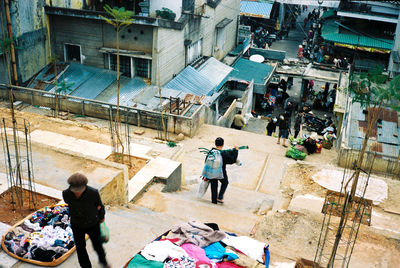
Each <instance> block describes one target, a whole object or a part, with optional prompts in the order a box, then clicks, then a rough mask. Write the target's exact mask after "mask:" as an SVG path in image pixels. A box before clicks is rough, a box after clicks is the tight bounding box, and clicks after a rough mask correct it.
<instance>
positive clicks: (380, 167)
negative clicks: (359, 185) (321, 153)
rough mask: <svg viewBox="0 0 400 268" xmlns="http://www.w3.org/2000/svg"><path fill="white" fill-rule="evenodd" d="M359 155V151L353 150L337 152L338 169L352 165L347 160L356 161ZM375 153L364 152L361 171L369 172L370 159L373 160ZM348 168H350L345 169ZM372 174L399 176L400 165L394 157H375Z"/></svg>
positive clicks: (346, 149) (343, 149) (344, 149)
mask: <svg viewBox="0 0 400 268" xmlns="http://www.w3.org/2000/svg"><path fill="white" fill-rule="evenodd" d="M359 154H360V151H359V150H353V149H348V148H342V149H340V150H339V157H338V165H339V166H340V167H346V164H350V165H352V163H347V162H349V159H357V158H358V155H359ZM374 155H375V152H368V151H367V152H366V155H365V156H364V161H363V163H362V165H361V168H362V169H363V170H369V168H370V163H371V158H373V157H374ZM347 168H350V167H347ZM372 172H376V173H383V174H385V176H388V175H389V176H390V175H397V176H399V174H400V163H399V162H398V161H397V159H396V158H395V157H390V156H380V155H376V158H375V160H374V165H373V167H372Z"/></svg>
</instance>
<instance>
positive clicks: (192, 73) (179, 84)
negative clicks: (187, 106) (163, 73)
mask: <svg viewBox="0 0 400 268" xmlns="http://www.w3.org/2000/svg"><path fill="white" fill-rule="evenodd" d="M164 87H166V88H171V89H175V90H181V91H183V92H187V93H192V94H194V95H198V96H202V95H212V93H213V91H214V88H215V85H214V84H213V83H212V82H211V81H210V80H209V79H208V78H207V77H205V76H204V75H203V74H201V73H200V72H198V71H197V70H196V69H194V68H193V67H191V66H187V67H186V68H185V69H183V71H182V72H180V73H179V74H178V75H177V76H176V77H175V78H174V79H172V80H171V81H169V82H168V83H167V84H166V85H165V86H164Z"/></svg>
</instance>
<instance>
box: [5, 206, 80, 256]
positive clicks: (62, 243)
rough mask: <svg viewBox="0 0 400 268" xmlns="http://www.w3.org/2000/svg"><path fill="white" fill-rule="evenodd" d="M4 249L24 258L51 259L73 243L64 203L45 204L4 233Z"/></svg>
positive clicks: (62, 252) (69, 247)
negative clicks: (41, 208)
mask: <svg viewBox="0 0 400 268" xmlns="http://www.w3.org/2000/svg"><path fill="white" fill-rule="evenodd" d="M4 244H5V246H6V247H7V249H8V251H10V252H11V253H13V254H15V255H17V256H18V257H21V258H24V259H31V260H36V261H42V262H51V261H53V260H54V259H58V258H60V257H61V256H62V255H63V254H64V253H66V252H68V250H70V249H71V248H72V247H73V246H74V245H75V243H74V239H73V235H72V229H71V227H70V219H69V210H68V206H67V205H58V206H54V207H51V208H50V207H45V208H44V209H43V210H38V211H36V212H35V213H33V214H32V217H31V218H30V219H27V220H25V221H24V222H23V223H22V224H20V225H18V226H17V227H15V228H13V229H12V230H11V231H10V232H8V233H7V234H6V236H5V240H4Z"/></svg>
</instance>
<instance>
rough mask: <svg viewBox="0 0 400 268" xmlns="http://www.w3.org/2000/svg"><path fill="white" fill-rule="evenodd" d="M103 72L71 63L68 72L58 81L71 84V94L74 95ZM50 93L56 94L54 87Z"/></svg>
mask: <svg viewBox="0 0 400 268" xmlns="http://www.w3.org/2000/svg"><path fill="white" fill-rule="evenodd" d="M101 70H103V69H100V68H94V67H90V66H86V65H82V64H79V63H75V62H71V63H70V65H69V68H68V69H67V71H66V72H65V73H64V75H63V76H61V77H60V78H59V79H58V81H59V82H61V81H63V80H64V81H65V83H67V84H71V89H72V91H71V92H70V93H69V94H70V95H73V94H74V91H75V90H76V89H77V88H79V87H80V86H81V85H82V84H83V83H85V82H86V81H87V80H89V79H91V78H93V77H94V76H95V75H96V74H98V73H99V72H100V71H101ZM49 91H50V92H54V91H55V87H52V88H51V89H50V90H49Z"/></svg>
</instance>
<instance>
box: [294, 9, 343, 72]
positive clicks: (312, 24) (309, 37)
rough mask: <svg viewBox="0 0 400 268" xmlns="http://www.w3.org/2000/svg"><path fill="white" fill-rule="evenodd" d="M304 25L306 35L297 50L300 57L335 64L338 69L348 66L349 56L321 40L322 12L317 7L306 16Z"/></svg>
mask: <svg viewBox="0 0 400 268" xmlns="http://www.w3.org/2000/svg"><path fill="white" fill-rule="evenodd" d="M303 27H304V32H305V33H306V36H305V38H304V39H303V42H302V43H301V44H300V45H299V48H298V51H297V56H298V58H299V59H303V58H307V59H309V60H311V61H315V62H318V63H327V64H333V65H334V67H335V68H337V69H347V68H348V66H349V63H350V59H349V58H347V57H343V56H339V55H337V54H335V52H334V51H333V46H332V45H331V44H324V43H322V42H321V39H320V38H319V35H320V32H319V31H320V30H321V21H320V12H319V11H318V10H317V9H313V10H312V11H311V12H309V13H308V16H306V17H305V18H304V25H303Z"/></svg>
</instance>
